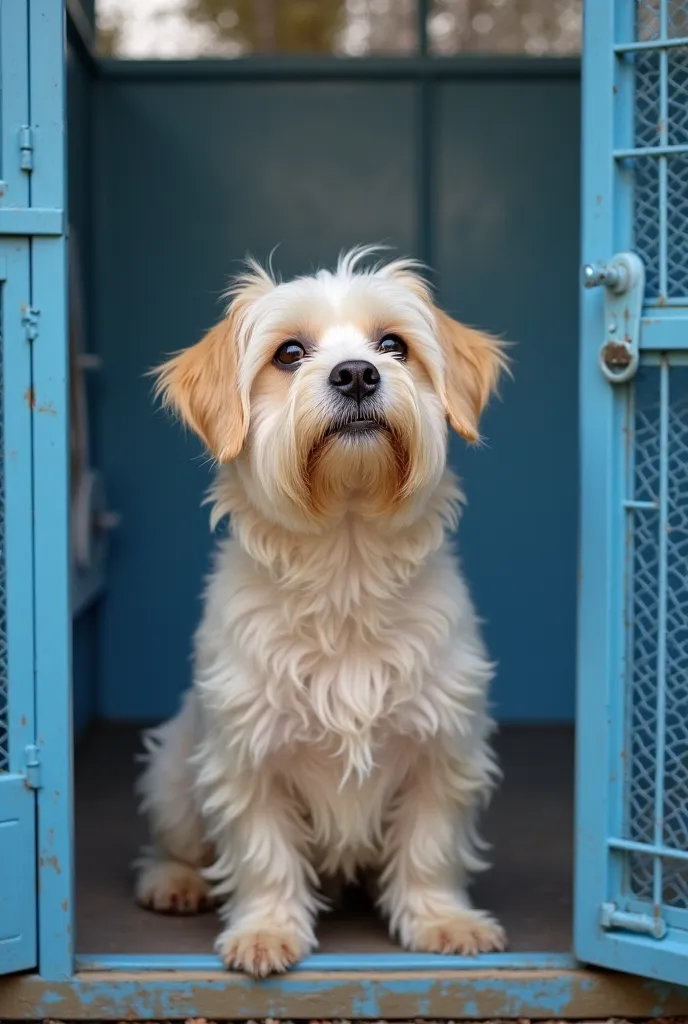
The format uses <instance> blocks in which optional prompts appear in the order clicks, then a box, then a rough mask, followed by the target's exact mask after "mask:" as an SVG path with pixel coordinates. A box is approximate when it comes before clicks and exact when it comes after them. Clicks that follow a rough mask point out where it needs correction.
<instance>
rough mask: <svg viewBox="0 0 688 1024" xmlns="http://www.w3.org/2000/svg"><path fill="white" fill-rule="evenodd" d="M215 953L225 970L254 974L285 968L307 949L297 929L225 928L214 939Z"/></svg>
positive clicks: (280, 970) (260, 975)
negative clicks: (215, 939) (215, 940)
mask: <svg viewBox="0 0 688 1024" xmlns="http://www.w3.org/2000/svg"><path fill="white" fill-rule="evenodd" d="M215 952H216V953H217V955H218V956H219V958H220V960H222V963H223V964H224V965H225V967H227V968H228V969H229V970H234V971H245V972H246V973H247V974H253V975H254V976H255V977H258V978H264V977H266V975H268V974H273V973H275V972H276V973H281V972H283V971H287V970H288V969H289V968H290V967H292V966H293V965H294V964H295V963H297V962H298V961H299V960H302V959H303V958H304V957H305V956H306V955H307V954H308V952H309V949H308V947H307V945H306V944H305V943H304V941H303V939H302V938H301V936H300V935H299V934H298V932H296V931H294V930H293V929H291V928H288V927H284V928H271V927H269V926H267V927H265V928H255V929H252V928H251V929H245V930H242V929H234V928H228V929H227V930H226V931H224V932H222V934H221V935H220V936H219V938H218V939H217V942H216V943H215Z"/></svg>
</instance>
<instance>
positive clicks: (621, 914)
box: [600, 903, 667, 939]
mask: <svg viewBox="0 0 688 1024" xmlns="http://www.w3.org/2000/svg"><path fill="white" fill-rule="evenodd" d="M600 927H601V928H604V930H605V931H611V930H612V929H614V928H619V929H621V930H622V931H626V932H636V933H638V934H640V935H651V936H652V937H653V938H655V939H663V938H664V936H665V935H666V933H667V926H666V923H665V922H664V921H663V920H662V918H661V917H659V916H657V917H654V916H652V917H651V916H650V915H649V914H632V913H630V912H629V911H626V910H618V909H617V906H616V903H603V904H602V906H601V907H600Z"/></svg>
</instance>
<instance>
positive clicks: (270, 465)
mask: <svg viewBox="0 0 688 1024" xmlns="http://www.w3.org/2000/svg"><path fill="white" fill-rule="evenodd" d="M369 251H370V250H356V251H354V252H353V253H348V254H347V255H345V256H343V257H342V259H341V260H340V261H339V264H338V266H337V269H336V270H335V271H334V272H333V273H330V272H325V271H321V272H319V273H317V274H315V275H314V276H312V277H301V278H297V279H295V280H293V281H289V282H286V283H278V282H276V281H275V280H274V279H273V278H272V277H271V276H270V275H269V274H268V273H266V272H265V271H264V270H262V269H261V268H260V267H258V266H257V265H256V264H251V267H250V271H249V273H248V274H246V275H244V276H242V277H241V278H239V279H238V280H237V281H236V282H235V284H234V286H233V288H232V290H231V292H230V304H229V308H228V311H227V314H226V317H225V318H224V319H223V320H222V321H221V322H220V323H219V324H218V325H217V326H215V327H214V328H213V329H212V330H211V331H210V332H209V333H208V334H207V335H206V336H205V337H204V338H203V339H202V340H201V341H200V342H199V343H198V344H197V345H195V346H193V347H192V348H189V349H186V350H185V351H183V352H181V353H180V354H178V355H176V356H175V357H174V358H173V359H171V360H170V361H169V362H167V363H165V364H164V365H163V366H162V367H160V369H159V370H158V371H157V393H158V394H159V395H162V397H163V401H164V403H165V404H166V405H169V406H171V407H172V408H173V409H175V410H176V412H177V413H178V415H179V416H180V417H181V418H182V420H184V421H185V422H186V423H187V424H188V426H190V427H191V428H192V429H193V430H194V431H195V432H196V433H197V434H198V435H199V436H200V437H201V439H202V440H203V442H204V443H205V444H206V446H207V447H208V449H209V450H210V452H211V453H212V455H213V456H214V458H215V459H216V460H217V461H218V462H219V463H225V462H230V461H232V460H236V461H237V468H238V470H239V473H240V475H241V477H242V480H243V481H244V483H245V485H246V486H247V487H248V489H249V491H250V492H251V494H252V497H253V499H254V500H256V501H258V502H259V503H260V505H261V506H262V507H263V508H264V509H265V510H266V511H269V512H272V514H274V515H275V516H276V517H277V518H278V519H280V520H284V519H287V520H293V519H294V517H295V516H296V517H297V518H299V517H300V518H301V519H302V520H303V518H304V517H305V519H306V520H307V521H309V522H313V521H314V520H322V519H323V518H327V517H328V516H330V515H332V514H335V513H337V512H338V511H339V510H341V509H342V507H344V506H345V505H348V504H350V503H352V502H358V503H360V504H361V505H362V506H363V507H365V508H366V510H367V511H368V512H369V513H370V514H390V513H391V512H395V511H396V510H398V509H399V508H401V507H403V506H404V505H407V506H408V505H409V503H412V502H413V500H414V498H415V499H417V498H418V497H419V496H421V495H422V494H423V492H425V491H427V490H428V489H429V488H433V487H434V486H436V485H437V483H438V482H439V480H440V478H441V476H442V472H443V469H444V465H445V460H446V449H447V421H448V422H449V423H450V424H451V426H452V427H453V428H454V429H455V430H456V431H457V433H459V434H460V435H461V436H462V437H464V438H465V439H466V440H467V441H469V442H475V441H477V440H478V438H479V433H478V420H479V417H480V414H481V412H482V410H483V408H484V406H485V404H486V402H487V400H488V398H489V396H490V393H491V392H492V391H493V389H494V388H495V386H496V384H497V380H498V377H499V374H500V371H501V370H502V369H503V368H504V366H505V364H506V359H505V355H504V351H503V347H502V345H501V344H500V343H499V342H498V341H496V340H495V339H494V338H491V337H489V336H488V335H486V334H483V333H481V332H479V331H476V330H473V329H471V328H469V327H464V326H463V325H461V324H459V323H457V322H456V321H455V320H453V319H451V318H450V317H449V316H447V314H446V313H443V312H441V311H440V310H439V309H437V308H436V306H435V305H434V303H433V301H432V298H431V295H430V291H429V289H428V286H427V285H426V283H425V282H424V280H423V279H422V278H421V277H420V275H419V274H418V272H417V269H416V265H415V264H414V263H413V262H412V261H409V260H396V261H394V262H391V263H388V264H387V265H378V266H376V267H374V268H372V269H361V268H360V260H361V258H362V256H365V255H368V253H369Z"/></svg>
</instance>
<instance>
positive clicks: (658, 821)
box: [575, 0, 688, 984]
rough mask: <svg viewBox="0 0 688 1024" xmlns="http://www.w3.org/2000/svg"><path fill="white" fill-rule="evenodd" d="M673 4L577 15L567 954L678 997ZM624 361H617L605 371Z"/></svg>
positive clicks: (683, 413) (684, 217)
mask: <svg viewBox="0 0 688 1024" xmlns="http://www.w3.org/2000/svg"><path fill="white" fill-rule="evenodd" d="M683 7H684V10H683V12H681V10H680V5H679V4H677V3H674V2H672V0H658V2H652V3H646V2H643V3H640V2H630V0H604V2H601V0H590V2H588V3H587V5H586V20H585V40H584V74H583V120H584V125H585V130H584V139H583V148H584V158H583V254H584V260H585V261H586V262H587V263H588V264H589V265H590V266H589V275H590V280H589V283H590V284H592V285H595V284H596V283H597V284H600V282H602V283H601V284H600V286H599V287H592V288H590V289H588V290H586V292H585V295H584V300H583V305H582V334H581V455H582V472H581V493H582V515H581V522H582V533H581V568H580V572H581V581H580V606H579V609H580V610H579V670H578V671H579V678H578V711H577V731H578V752H577V759H578V772H577V818H578V820H577V872H576V925H575V950H576V953H577V954H578V956H579V957H580V958H581V959H582V960H585V961H587V962H590V963H594V964H599V965H603V966H606V967H612V968H616V969H618V970H623V971H630V972H634V973H637V974H641V975H645V976H648V977H655V978H660V979H663V980H665V981H674V982H682V983H684V984H685V983H686V982H688V799H687V796H686V794H687V793H688V788H687V787H688V726H687V725H686V722H688V717H687V716H688V648H686V647H685V645H686V643H687V642H688V576H687V575H686V565H687V564H688V535H686V529H685V525H684V516H685V514H686V509H687V508H688V479H686V475H687V474H688V447H686V444H685V436H684V435H685V434H686V430H687V429H688V427H687V426H686V424H688V389H687V384H688V358H687V357H688V124H687V123H686V111H687V110H688V74H687V73H686V72H687V71H688V59H687V55H688V45H687V44H688V39H686V28H685V25H683V20H685V5H683ZM628 250H634V251H635V252H636V253H637V254H639V255H640V257H641V258H642V263H643V267H644V274H645V287H644V300H643V301H642V316H641V317H640V320H639V323H637V322H634V321H635V320H636V317H637V316H638V314H639V313H640V305H641V303H640V301H639V302H638V308H637V309H636V310H633V304H634V298H633V295H632V294H631V292H628V293H626V294H625V295H624V294H620V292H619V290H618V288H617V291H616V292H615V291H614V280H613V279H612V281H611V282H610V281H609V278H608V273H609V267H610V266H611V267H612V268H614V257H615V256H616V254H619V253H623V252H625V251H628ZM612 272H613V270H612ZM605 274H606V275H607V284H605V283H604V282H603V278H604V276H605ZM640 299H642V295H641V296H640ZM624 314H627V315H628V317H629V319H628V320H626V321H623V319H622V317H623V315H624ZM636 327H637V331H636V329H635V328H636ZM624 336H625V337H624ZM627 338H631V344H630V345H629V344H628V342H627V340H626V339H627ZM619 342H620V343H621V346H620V345H619ZM603 345H604V346H605V348H604V351H603ZM635 345H637V346H638V353H637V359H638V365H637V368H636V366H635V360H636V353H635V352H634V351H632V350H633V349H634V346H635ZM619 352H621V362H620V363H618V362H617V364H616V365H613V360H612V364H609V363H607V362H606V361H605V353H606V354H607V355H609V354H610V353H611V354H612V355H613V354H614V353H616V355H617V356H618V355H619ZM684 648H685V649H684Z"/></svg>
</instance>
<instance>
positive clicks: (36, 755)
mask: <svg viewBox="0 0 688 1024" xmlns="http://www.w3.org/2000/svg"><path fill="white" fill-rule="evenodd" d="M24 764H25V768H26V785H27V786H28V787H29V789H40V788H41V752H40V750H39V749H38V747H36V746H34V745H33V744H31V745H30V746H28V747H25V748H24Z"/></svg>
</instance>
